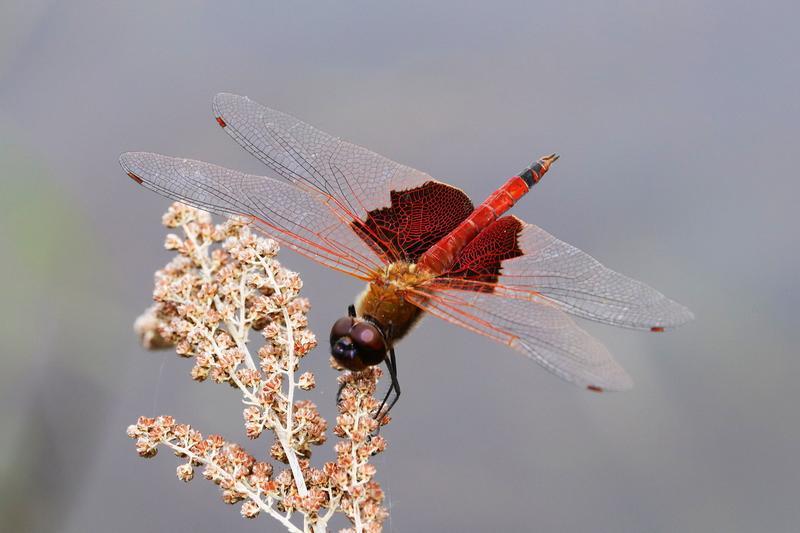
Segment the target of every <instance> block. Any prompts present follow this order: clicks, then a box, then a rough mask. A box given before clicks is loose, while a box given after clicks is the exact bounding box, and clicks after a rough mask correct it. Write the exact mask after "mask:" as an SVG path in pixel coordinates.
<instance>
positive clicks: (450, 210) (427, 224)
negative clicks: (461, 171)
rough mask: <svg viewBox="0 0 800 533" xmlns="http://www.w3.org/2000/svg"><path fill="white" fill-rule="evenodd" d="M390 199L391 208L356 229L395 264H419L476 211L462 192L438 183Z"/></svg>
mask: <svg viewBox="0 0 800 533" xmlns="http://www.w3.org/2000/svg"><path fill="white" fill-rule="evenodd" d="M390 199H391V207H384V208H381V209H375V210H373V211H370V212H369V213H368V215H367V220H366V222H364V223H363V227H359V228H354V229H355V230H356V233H358V234H359V235H362V236H363V237H362V238H364V241H365V242H366V243H367V244H368V245H369V246H370V247H371V248H372V249H373V250H375V251H376V252H378V253H384V254H386V255H387V256H388V257H389V258H390V259H391V260H394V261H407V262H410V263H416V262H417V259H418V258H419V256H420V255H422V254H423V253H424V252H426V251H427V250H428V248H430V247H431V246H433V245H434V244H436V243H437V242H439V240H440V239H441V238H442V237H444V236H445V235H447V234H448V233H450V232H451V231H453V230H454V229H455V228H456V226H458V225H459V224H460V223H461V222H462V221H463V220H464V219H465V218H467V217H468V216H469V215H470V213H472V210H473V207H472V202H471V201H470V199H469V197H468V196H467V195H466V194H464V192H463V191H462V190H460V189H456V188H455V187H451V186H450V185H446V184H444V183H439V182H436V181H429V182H426V183H423V184H422V185H420V186H419V187H415V188H413V189H408V190H406V191H399V192H398V191H392V192H391V193H390ZM367 236H368V237H367Z"/></svg>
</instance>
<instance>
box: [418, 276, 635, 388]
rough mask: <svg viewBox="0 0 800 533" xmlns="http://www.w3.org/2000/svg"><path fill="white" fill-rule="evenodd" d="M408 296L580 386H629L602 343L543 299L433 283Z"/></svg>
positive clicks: (630, 383) (624, 373) (434, 311)
mask: <svg viewBox="0 0 800 533" xmlns="http://www.w3.org/2000/svg"><path fill="white" fill-rule="evenodd" d="M406 298H407V299H408V300H409V301H411V302H412V303H414V304H415V305H417V306H419V307H421V308H422V309H424V310H425V311H428V312H429V313H431V314H432V315H435V316H438V317H440V318H442V319H444V320H447V321H449V322H452V323H454V324H457V325H459V326H461V327H464V328H467V329H469V330H471V331H475V332H477V333H480V334H482V335H485V336H487V337H489V338H491V339H494V340H496V341H498V342H500V343H503V344H505V345H507V346H510V347H511V348H514V349H515V350H518V351H520V352H522V353H524V354H525V355H527V356H528V357H530V358H531V359H533V360H534V361H536V362H537V363H539V364H540V365H542V366H543V367H545V368H546V369H547V370H549V371H550V372H552V373H553V374H555V375H557V376H558V377H560V378H562V379H564V380H566V381H569V382H572V383H575V384H576V385H578V386H581V387H586V388H589V389H592V390H611V391H620V390H626V389H629V388H630V387H631V385H632V382H631V379H630V377H629V376H628V374H627V373H626V372H625V370H623V369H622V367H621V366H619V364H617V362H616V361H614V359H613V358H612V357H611V355H610V354H609V353H608V350H607V349H606V348H605V346H603V345H602V344H601V343H600V342H599V341H597V340H596V339H595V338H593V337H592V336H590V335H589V334H588V333H586V332H585V331H583V330H582V329H580V328H579V327H578V326H577V325H576V324H575V322H574V321H573V320H572V319H571V318H569V317H568V316H567V315H566V314H564V313H563V312H562V311H561V310H559V309H558V308H557V307H555V306H554V305H553V304H552V302H550V301H549V300H547V299H545V298H542V297H539V298H530V299H527V300H521V299H509V298H505V297H503V296H500V295H497V294H493V293H490V292H476V291H472V290H460V289H454V288H446V287H442V286H440V287H435V286H433V285H428V286H422V287H420V288H418V289H414V290H412V291H410V292H409V293H407V295H406Z"/></svg>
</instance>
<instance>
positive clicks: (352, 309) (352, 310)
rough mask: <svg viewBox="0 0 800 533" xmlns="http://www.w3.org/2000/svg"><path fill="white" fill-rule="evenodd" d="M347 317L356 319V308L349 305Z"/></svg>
mask: <svg viewBox="0 0 800 533" xmlns="http://www.w3.org/2000/svg"><path fill="white" fill-rule="evenodd" d="M347 316H350V317H353V318H355V317H356V306H355V305H353V304H350V305H349V306H348V307H347Z"/></svg>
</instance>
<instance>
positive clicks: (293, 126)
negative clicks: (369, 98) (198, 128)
mask: <svg viewBox="0 0 800 533" xmlns="http://www.w3.org/2000/svg"><path fill="white" fill-rule="evenodd" d="M213 108H214V114H215V115H216V117H217V121H218V122H219V124H220V125H221V126H223V128H224V129H225V131H226V132H227V133H228V134H229V135H230V136H231V137H233V138H234V139H235V140H236V142H238V143H239V144H240V145H242V147H244V148H245V149H246V150H247V151H249V152H250V153H251V154H253V155H254V156H256V157H257V158H258V159H260V160H261V161H262V162H263V163H264V164H265V165H267V167H269V168H270V169H272V170H273V171H274V172H275V173H276V174H278V175H279V176H281V177H282V178H284V179H286V180H288V181H289V182H291V183H295V184H301V185H303V186H304V187H311V188H314V189H316V190H317V191H319V192H320V193H321V194H323V195H325V196H326V197H328V198H330V202H331V203H332V204H335V205H336V206H337V208H338V209H339V210H341V211H342V212H344V213H347V214H348V215H349V216H350V217H351V218H352V219H353V220H354V221H357V224H358V225H359V226H360V228H359V231H360V232H363V233H364V234H365V235H367V236H369V237H370V238H371V242H372V243H373V244H377V245H378V246H379V248H380V250H379V253H382V254H385V255H386V256H388V257H389V258H390V260H405V261H411V262H414V261H416V258H417V257H419V255H421V254H422V253H423V252H425V251H426V250H427V248H429V247H430V246H431V245H433V244H434V243H435V242H436V241H438V240H439V239H440V238H442V237H444V236H445V235H447V234H448V233H450V231H452V230H453V229H454V228H455V227H456V226H457V225H458V224H459V223H460V222H461V221H463V220H464V219H465V218H466V217H467V216H468V215H469V214H470V213H471V212H472V203H471V202H470V200H469V198H468V197H467V196H466V195H465V194H464V193H463V192H462V191H460V190H459V189H456V188H455V187H451V186H449V185H446V184H444V183H441V182H438V181H436V180H434V179H433V178H431V176H429V175H428V174H426V173H424V172H421V171H419V170H416V169H414V168H411V167H408V166H406V165H402V164H400V163H397V162H395V161H392V160H391V159H388V158H386V157H384V156H382V155H379V154H376V153H375V152H372V151H370V150H368V149H366V148H364V147H362V146H358V145H356V144H353V143H350V142H347V141H345V140H342V139H340V138H338V137H334V136H333V135H329V134H327V133H325V132H324V131H321V130H319V129H317V128H315V127H314V126H311V125H309V124H307V123H305V122H303V121H301V120H299V119H297V118H295V117H293V116H291V115H287V114H286V113H282V112H280V111H276V110H274V109H271V108H269V107H266V106H263V105H261V104H259V103H257V102H254V101H253V100H250V99H249V98H247V97H244V96H238V95H235V94H228V93H220V94H218V95H217V96H216V97H215V98H214V104H213Z"/></svg>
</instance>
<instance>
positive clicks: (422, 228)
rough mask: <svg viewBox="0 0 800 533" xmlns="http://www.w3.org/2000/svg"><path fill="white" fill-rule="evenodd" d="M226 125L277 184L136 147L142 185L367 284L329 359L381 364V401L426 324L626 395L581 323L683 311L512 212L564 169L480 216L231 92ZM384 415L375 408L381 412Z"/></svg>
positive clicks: (385, 162)
mask: <svg viewBox="0 0 800 533" xmlns="http://www.w3.org/2000/svg"><path fill="white" fill-rule="evenodd" d="M213 111H214V115H215V118H216V121H217V123H218V124H219V126H221V127H222V128H223V129H224V130H225V132H227V133H228V134H229V135H230V136H231V137H233V139H234V140H236V142H237V143H239V144H240V145H241V146H242V147H243V148H245V149H246V150H247V151H248V152H250V153H251V154H253V155H254V156H255V157H256V158H258V159H259V160H260V161H261V162H262V163H264V164H265V165H266V166H267V167H268V168H269V169H270V170H271V171H272V172H273V173H274V174H275V175H276V177H268V176H260V175H252V174H246V173H242V172H238V171H236V170H231V169H227V168H223V167H220V166H217V165H213V164H210V163H205V162H202V161H196V160H192V159H184V158H176V157H169V156H165V155H159V154H154V153H148V152H128V153H124V154H122V155H121V156H120V164H121V165H122V168H123V169H124V171H125V172H126V173H127V175H128V176H129V177H130V178H132V179H133V180H134V181H135V182H136V183H138V184H139V185H142V186H144V187H146V188H148V189H151V190H153V191H155V192H157V193H160V194H162V195H164V196H166V197H168V198H171V199H173V200H178V201H180V202H183V203H186V204H188V205H192V206H195V207H197V208H200V209H204V210H206V211H209V212H212V213H215V214H219V215H223V216H230V217H239V218H242V217H243V218H244V219H246V220H248V221H249V222H250V223H251V224H252V226H253V227H255V228H256V229H258V230H260V231H262V232H263V233H266V234H268V235H270V236H271V237H272V238H274V239H276V240H278V241H279V242H280V243H281V244H282V245H284V246H286V247H289V248H291V249H293V250H295V251H297V252H299V253H300V254H302V255H304V256H306V257H308V258H310V259H313V260H315V261H317V262H318V263H321V264H322V265H324V266H326V267H329V268H331V269H333V270H336V271H338V272H341V273H343V274H347V275H349V276H352V277H354V278H356V279H358V280H361V281H363V282H366V284H367V285H366V288H365V289H364V291H363V292H362V293H361V294H360V295H359V296H358V297H357V298H356V299H355V303H354V304H352V305H349V306H348V313H347V316H345V317H342V318H340V319H338V320H336V321H335V322H334V324H333V327H332V328H331V334H330V350H331V355H332V356H333V357H334V359H335V360H336V361H337V362H338V363H339V365H340V366H341V367H343V368H346V369H349V370H351V371H360V370H363V369H365V368H367V367H369V366H373V365H379V364H386V367H387V369H388V371H389V375H390V376H391V385H390V386H389V390H388V392H387V394H386V397H385V398H384V401H383V404H382V405H381V408H383V406H384V405H386V403H387V400H388V398H389V396H390V394H391V393H392V392H394V397H393V398H392V400H391V402H389V404H388V405H387V409H386V411H385V413H388V411H389V410H390V409H391V408H392V406H393V405H394V404H395V403H396V402H397V399H398V398H399V397H400V385H399V383H398V379H397V357H396V354H395V350H394V346H395V344H396V343H397V342H398V341H399V340H400V339H402V338H403V337H404V336H405V335H406V334H407V333H408V332H409V331H410V330H411V329H412V328H413V326H414V325H415V324H417V323H418V322H419V320H420V318H422V316H423V315H425V314H429V315H433V316H436V317H438V318H440V319H444V320H446V321H448V322H450V323H453V324H456V325H458V326H461V327H463V328H465V329H467V330H470V331H473V332H475V333H479V334H481V335H484V336H486V337H488V338H490V339H492V340H494V341H497V342H499V343H501V344H504V345H506V346H508V347H510V348H512V349H514V350H517V351H519V352H522V353H523V354H525V355H526V356H528V357H529V358H530V359H532V360H534V361H536V362H537V363H539V364H540V365H541V366H543V367H544V368H545V369H547V370H549V371H550V372H552V373H553V374H555V375H556V376H558V377H560V378H562V379H564V380H566V381H568V382H571V383H574V384H576V385H578V386H580V387H583V388H585V389H588V390H591V391H596V392H600V391H621V390H626V389H629V388H630V387H631V386H632V380H631V378H630V376H629V375H628V374H627V373H626V371H625V370H624V369H623V368H622V367H621V366H620V365H619V364H618V363H617V362H616V361H615V360H614V359H613V358H612V356H611V355H610V353H609V352H608V350H607V349H606V348H605V346H603V344H602V343H601V342H600V341H598V340H597V339H595V338H594V337H592V336H590V335H589V334H588V333H587V332H586V331H584V330H583V329H581V328H580V327H579V326H578V325H577V324H576V322H575V321H574V320H573V318H572V316H574V317H578V318H581V319H588V320H592V321H596V322H601V323H604V324H609V325H613V326H620V327H624V328H632V329H639V330H646V331H653V332H662V331H665V330H666V329H670V328H674V327H676V326H679V325H681V324H684V323H686V322H688V321H690V320H691V319H692V318H693V315H692V313H691V311H689V309H687V308H686V307H684V306H683V305H681V304H678V303H676V302H674V301H673V300H670V299H669V298H667V297H665V296H664V295H663V294H661V293H660V292H658V291H656V290H655V289H653V288H651V287H649V286H647V285H645V284H644V283H642V282H640V281H636V280H634V279H631V278H629V277H626V276H624V275H622V274H619V273H617V272H614V271H613V270H610V269H608V268H606V267H605V266H603V265H602V264H600V263H599V262H598V261H596V260H595V259H593V258H592V257H591V256H589V255H588V254H586V253H584V252H582V251H581V250H579V249H577V248H575V247H574V246H571V245H569V244H567V243H565V242H562V241H560V240H559V239H557V238H555V237H553V236H552V235H550V234H549V233H547V232H546V231H545V230H543V229H541V228H539V227H538V226H536V225H533V224H529V223H526V222H523V221H522V220H521V219H519V218H517V217H516V216H514V215H506V214H505V213H506V212H507V211H508V210H509V209H510V208H511V207H512V206H513V205H514V204H515V203H516V202H517V201H518V200H520V199H521V198H522V197H523V196H524V195H525V194H526V193H528V192H529V191H530V189H531V188H532V187H533V186H534V185H536V184H537V183H538V182H539V181H540V180H541V179H542V177H543V176H544V174H545V173H546V172H547V171H548V170H549V169H550V167H551V165H552V164H553V163H554V162H555V161H556V160H557V159H558V156H556V155H555V154H553V155H548V156H545V157H542V158H540V159H538V160H537V161H536V162H534V163H533V164H531V165H530V166H528V167H527V168H525V169H524V170H523V171H521V172H519V173H518V174H516V175H514V176H512V177H511V178H510V179H508V180H507V181H506V182H505V183H504V184H502V185H501V186H500V187H499V188H497V189H496V191H495V192H493V193H492V194H491V195H489V197H488V198H487V199H486V200H485V201H484V202H483V203H481V204H479V205H478V206H477V207H476V206H475V205H474V204H473V203H472V201H471V200H470V198H469V197H468V196H467V195H466V194H465V193H464V192H463V191H462V190H461V189H458V188H456V187H453V186H451V185H448V184H446V183H443V182H441V181H438V180H435V179H433V178H432V177H431V176H430V175H428V174H426V173H425V172H422V171H419V170H416V169H414V168H411V167H409V166H406V165H403V164H400V163H397V162H395V161H392V160H390V159H388V158H386V157H384V156H381V155H379V154H377V153H375V152H372V151H370V150H368V149H366V148H364V147H362V146H359V145H357V144H354V143H351V142H348V141H346V140H343V139H341V138H339V137H335V136H332V135H329V134H327V133H325V132H323V131H321V130H319V129H317V128H315V127H313V126H311V125H309V124H307V123H305V122H303V121H301V120H299V119H297V118H295V117H293V116H291V115H288V114H285V113H282V112H280V111H276V110H274V109H271V108H269V107H265V106H263V105H260V104H258V103H256V102H255V101H253V100H251V99H249V98H247V97H243V96H238V95H234V94H228V93H220V94H218V95H217V96H216V97H215V98H214V100H213ZM378 412H381V409H380V408H379V410H378Z"/></svg>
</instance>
